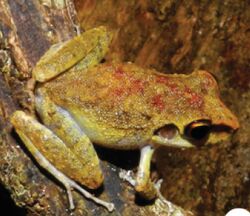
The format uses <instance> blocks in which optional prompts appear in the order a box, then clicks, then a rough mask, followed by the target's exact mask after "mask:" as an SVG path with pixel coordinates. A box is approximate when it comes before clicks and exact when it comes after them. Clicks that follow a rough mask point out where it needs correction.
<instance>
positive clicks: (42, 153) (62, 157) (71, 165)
mask: <svg viewBox="0 0 250 216" xmlns="http://www.w3.org/2000/svg"><path fill="white" fill-rule="evenodd" d="M11 123H12V124H13V126H14V127H15V130H16V132H17V133H18V134H19V136H20V137H21V139H22V140H23V142H24V144H25V146H26V147H27V148H28V150H29V151H30V153H31V154H32V155H33V157H34V158H35V159H36V160H37V162H38V163H39V164H40V166H42V167H43V168H45V169H46V170H47V171H48V172H49V173H51V174H52V175H53V176H54V177H55V178H56V179H58V180H59V181H60V182H61V183H62V184H63V185H64V186H65V188H66V189H67V193H68V198H69V202H70V208H71V209H73V208H74V204H73V199H72V194H71V188H74V189H76V190H78V191H79V192H80V193H82V194H83V195H84V196H85V197H86V198H88V199H91V200H93V201H94V202H96V203H97V204H100V205H102V206H104V207H106V208H107V209H108V210H109V211H112V210H113V209H114V205H113V204H112V203H107V202H105V201H103V200H100V199H98V198H96V197H94V196H92V195H91V194H90V193H89V192H88V191H86V190H84V189H83V188H81V187H80V186H79V185H78V184H77V183H76V182H74V181H73V180H71V179H70V178H68V177H67V176H66V175H68V174H69V171H70V172H71V173H70V175H71V174H72V173H75V175H79V177H80V178H81V177H82V179H78V180H79V181H85V180H86V179H85V178H86V173H85V172H82V170H84V167H83V164H82V163H81V162H80V161H79V160H78V158H77V157H76V156H75V155H74V154H72V152H71V151H70V149H69V148H67V147H66V145H65V144H64V143H63V142H62V140H61V139H60V138H58V137H57V136H56V135H55V134H54V133H53V132H52V131H50V130H49V129H48V128H46V127H45V126H43V125H42V124H40V123H39V122H38V121H37V120H35V119H34V118H32V117H30V116H28V115H27V114H25V113H24V112H22V111H16V112H15V113H14V114H13V115H12V117H11ZM64 174H66V175H64ZM70 177H71V176H70Z"/></svg>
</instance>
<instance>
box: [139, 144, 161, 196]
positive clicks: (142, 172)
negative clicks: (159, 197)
mask: <svg viewBox="0 0 250 216" xmlns="http://www.w3.org/2000/svg"><path fill="white" fill-rule="evenodd" d="M153 153H154V149H153V148H152V147H151V146H149V145H147V146H144V147H143V148H142V149H141V157H140V164H139V168H138V172H137V176H136V182H135V190H136V191H137V192H138V193H139V194H140V195H141V196H142V197H143V198H145V199H147V200H152V199H154V198H155V197H156V188H155V186H154V184H153V182H152V181H151V179H150V164H151V159H152V155H153Z"/></svg>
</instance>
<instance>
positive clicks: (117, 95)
mask: <svg viewBox="0 0 250 216" xmlns="http://www.w3.org/2000/svg"><path fill="white" fill-rule="evenodd" d="M125 93H126V92H125V90H124V89H123V88H115V89H114V90H113V91H112V94H113V96H114V97H115V98H120V97H122V96H123V95H124V94H125Z"/></svg>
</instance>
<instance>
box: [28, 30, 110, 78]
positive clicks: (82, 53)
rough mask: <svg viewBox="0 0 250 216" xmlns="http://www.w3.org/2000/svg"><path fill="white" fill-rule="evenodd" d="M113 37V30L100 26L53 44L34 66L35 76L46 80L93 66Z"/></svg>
mask: <svg viewBox="0 0 250 216" xmlns="http://www.w3.org/2000/svg"><path fill="white" fill-rule="evenodd" d="M111 38H112V35H111V32H109V31H108V30H107V29H106V28H105V27H104V26H100V27H98V28H94V29H90V30H88V31H86V32H84V33H82V34H80V35H78V36H76V37H74V38H72V39H70V40H68V41H65V42H61V43H58V44H55V45H53V46H51V47H50V49H49V50H48V51H47V52H46V53H45V54H44V55H43V56H42V58H41V59H40V60H39V61H38V62H37V64H36V66H35V67H34V69H33V77H34V78H35V80H37V81H39V82H46V81H47V80H49V79H52V78H54V77H55V76H57V75H59V74H60V73H63V72H64V71H66V70H68V69H72V70H84V69H87V68H90V67H93V66H94V65H96V64H98V63H99V62H100V61H101V60H102V59H103V57H104V56H105V54H106V53H107V51H108V46H109V44H110V41H111Z"/></svg>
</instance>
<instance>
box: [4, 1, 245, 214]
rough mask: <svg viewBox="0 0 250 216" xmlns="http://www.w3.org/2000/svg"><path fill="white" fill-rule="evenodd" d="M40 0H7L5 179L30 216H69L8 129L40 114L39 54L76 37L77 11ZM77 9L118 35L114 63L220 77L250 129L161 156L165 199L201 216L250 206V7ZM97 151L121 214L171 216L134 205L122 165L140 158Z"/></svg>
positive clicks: (60, 196)
mask: <svg viewBox="0 0 250 216" xmlns="http://www.w3.org/2000/svg"><path fill="white" fill-rule="evenodd" d="M41 2H43V3H44V5H42V4H40V3H39V2H38V1H37V0H24V1H22V2H20V1H18V0H0V30H1V32H0V33H1V34H0V70H1V73H0V108H1V109H0V130H1V137H0V182H1V184H2V185H3V186H4V188H6V189H7V190H8V191H9V192H10V194H11V197H12V199H13V200H14V202H15V203H16V205H18V206H22V207H24V208H26V209H27V213H28V214H29V215H69V214H70V212H67V211H66V209H67V206H68V203H67V198H66V196H65V191H64V190H63V189H62V188H61V187H60V186H58V184H57V182H55V180H54V179H53V178H52V177H50V176H49V175H47V174H46V173H44V172H43V171H42V170H41V169H39V168H37V164H36V162H35V161H33V160H32V159H30V158H31V157H30V155H29V153H28V152H27V151H26V150H25V148H24V146H23V145H22V143H21V141H20V140H19V139H18V138H17V136H16V135H15V134H14V133H13V132H12V130H11V125H10V124H9V123H8V118H9V116H10V115H11V113H12V112H13V111H14V110H16V109H20V108H21V109H24V110H26V111H29V112H31V113H33V111H34V110H33V105H32V93H31V89H32V82H31V81H29V78H30V71H31V69H32V67H33V66H34V65H35V63H36V62H37V60H38V59H39V58H40V56H41V55H42V54H43V53H44V52H45V51H46V50H47V49H48V47H49V46H50V45H51V44H53V43H55V42H58V41H63V40H65V39H68V38H70V37H72V36H73V35H74V34H75V33H74V28H73V23H72V20H73V21H74V19H75V17H74V14H71V16H70V17H71V18H70V17H69V16H68V11H67V10H66V8H65V7H62V8H60V4H59V3H60V1H54V3H55V4H54V5H53V4H52V5H51V4H50V3H49V2H50V1H41ZM57 3H58V4H57ZM75 5H76V10H77V16H78V19H79V22H80V24H81V27H82V28H83V29H90V28H93V27H95V26H99V25H105V26H108V27H109V28H110V29H111V30H113V31H114V39H113V42H112V45H111V49H110V51H109V53H108V55H107V56H106V61H111V60H115V61H132V62H136V63H137V64H139V65H141V66H143V67H152V68H155V69H157V70H159V71H162V72H164V73H189V72H192V71H193V70H194V69H197V68H199V69H205V70H207V71H210V72H211V73H213V74H214V76H215V77H216V78H217V79H218V82H219V85H220V88H221V94H222V98H223V100H224V102H225V103H226V104H227V105H228V106H229V107H230V109H231V110H233V111H234V112H235V113H236V115H237V116H238V117H239V120H240V122H241V128H240V130H238V132H237V133H236V134H235V136H234V137H233V139H232V140H231V141H228V142H225V143H221V144H220V145H217V146H212V147H211V146H206V147H203V148H201V149H194V150H191V151H190V150H189V151H179V150H173V149H164V150H160V151H158V152H157V154H156V157H155V159H156V167H157V170H158V173H159V174H161V176H162V177H163V179H164V182H163V185H162V193H163V194H164V196H165V197H166V198H167V199H168V200H170V201H172V202H173V203H175V204H178V205H179V206H182V207H183V208H184V209H189V210H191V211H192V212H193V213H194V214H196V215H224V214H225V213H226V212H227V211H228V210H229V209H231V208H234V207H243V208H248V209H249V208H250V190H249V187H250V181H249V173H250V158H249V155H250V145H249V136H250V133H249V127H250V121H249V115H250V91H249V88H250V63H249V62H250V59H249V58H250V57H249V56H250V40H249V38H250V25H249V23H250V13H249V11H250V4H249V1H230V0H225V1H194V0H193V1H171V0H168V1H167V0H166V1H164V0H163V1H154V0H148V1H147V0H141V1H132V0H131V1H114V0H99V1H89V0H86V1H79V0H78V1H77V0H76V1H75ZM70 11H71V12H72V10H70ZM98 152H99V154H100V157H101V158H102V160H103V161H107V162H103V169H104V173H105V179H106V181H105V188H104V190H103V191H99V193H100V194H101V197H105V198H107V199H110V200H112V201H113V202H114V203H115V204H116V207H117V211H116V212H114V213H113V214H112V215H167V212H165V213H163V212H161V213H159V211H161V210H162V211H163V210H164V208H162V207H160V206H157V204H158V203H156V204H155V205H146V206H140V205H135V204H134V203H135V202H134V195H133V189H132V188H131V187H130V186H128V184H126V183H124V182H122V181H121V180H120V179H119V178H118V172H119V168H117V166H118V167H120V166H121V167H123V168H128V167H129V168H132V167H136V163H137V162H138V154H137V153H136V152H114V151H111V150H104V149H98ZM121 158H122V159H123V163H121V162H120V160H121ZM131 158H132V160H131ZM124 161H125V162H124ZM110 163H111V164H110ZM113 164H115V165H116V166H115V165H113ZM0 192H1V191H0ZM74 200H75V201H76V205H77V208H76V211H75V212H74V213H75V215H109V213H107V212H106V211H105V210H104V209H103V208H99V207H96V206H95V205H94V204H93V203H92V202H85V199H84V198H83V197H82V196H80V195H78V194H77V193H74ZM0 201H1V194H0ZM0 206H1V205H0ZM1 208H3V206H2V207H1ZM93 209H94V211H93ZM165 209H166V208H165ZM165 211H167V210H165ZM186 214H187V213H186Z"/></svg>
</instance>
